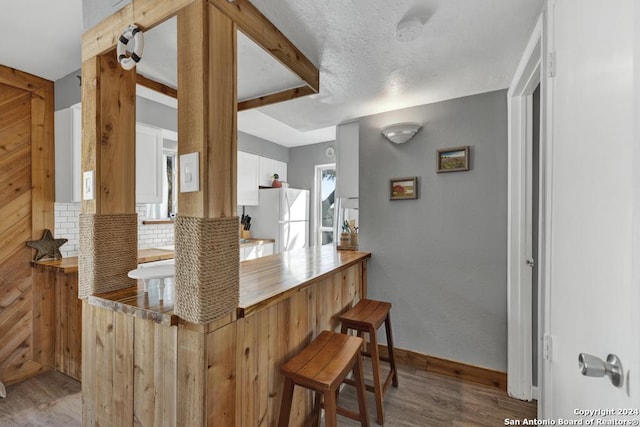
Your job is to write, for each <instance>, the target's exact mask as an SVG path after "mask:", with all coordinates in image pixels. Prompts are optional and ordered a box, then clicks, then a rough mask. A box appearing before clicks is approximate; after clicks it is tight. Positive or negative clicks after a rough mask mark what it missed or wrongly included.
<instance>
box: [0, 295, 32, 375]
mask: <svg viewBox="0 0 640 427" xmlns="http://www.w3.org/2000/svg"><path fill="white" fill-rule="evenodd" d="M27 298H28V302H31V295H30V293H29V295H28V296H27ZM12 326H13V328H12V331H11V333H10V334H7V335H6V336H3V337H2V347H0V369H3V368H10V367H11V366H10V365H6V364H5V361H6V359H7V358H8V357H9V356H10V355H11V354H12V353H13V351H14V350H15V349H16V348H18V347H21V348H26V349H28V350H29V352H30V353H31V354H32V351H33V350H32V346H31V328H32V322H31V313H26V314H24V316H23V317H21V318H20V319H19V320H18V321H17V322H16V323H14V324H13V325H12ZM31 354H30V355H29V356H30V357H29V358H31ZM17 368H20V367H19V366H18V367H17ZM0 381H2V379H1V378H0Z"/></svg>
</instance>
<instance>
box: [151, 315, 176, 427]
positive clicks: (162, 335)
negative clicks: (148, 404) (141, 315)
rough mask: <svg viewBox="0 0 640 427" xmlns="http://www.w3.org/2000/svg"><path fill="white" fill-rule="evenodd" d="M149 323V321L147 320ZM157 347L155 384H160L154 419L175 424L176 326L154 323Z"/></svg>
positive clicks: (165, 424)
mask: <svg viewBox="0 0 640 427" xmlns="http://www.w3.org/2000/svg"><path fill="white" fill-rule="evenodd" d="M149 323H151V322H149ZM155 328H156V334H157V336H158V339H157V340H156V343H157V347H156V351H155V354H157V355H158V356H159V362H158V369H156V372H155V375H156V384H159V385H160V390H161V394H160V399H159V402H158V403H157V404H156V407H155V410H156V419H158V420H160V423H159V425H162V426H167V427H168V426H176V425H178V423H177V420H176V411H177V409H176V407H177V405H179V403H178V395H177V394H176V392H177V387H176V384H177V383H176V379H177V375H178V351H177V342H178V328H176V327H171V326H164V325H155Z"/></svg>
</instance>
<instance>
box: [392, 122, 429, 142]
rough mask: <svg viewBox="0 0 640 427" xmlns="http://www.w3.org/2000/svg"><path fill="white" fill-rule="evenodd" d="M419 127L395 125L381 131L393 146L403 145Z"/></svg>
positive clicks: (406, 124)
mask: <svg viewBox="0 0 640 427" xmlns="http://www.w3.org/2000/svg"><path fill="white" fill-rule="evenodd" d="M421 127H422V126H420V125H419V124H417V123H397V124H395V125H391V126H387V127H386V128H384V129H382V134H383V135H384V136H385V138H387V139H388V140H389V141H391V142H393V143H394V144H404V143H405V142H407V141H409V140H410V139H411V138H413V136H414V135H415V134H416V133H418V131H419V130H420V128H421Z"/></svg>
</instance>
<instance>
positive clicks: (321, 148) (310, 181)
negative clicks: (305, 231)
mask: <svg viewBox="0 0 640 427" xmlns="http://www.w3.org/2000/svg"><path fill="white" fill-rule="evenodd" d="M328 147H334V148H335V141H329V142H321V143H319V144H311V145H303V146H300V147H292V148H290V149H289V159H290V162H289V164H288V167H287V180H288V181H289V185H290V186H291V187H292V188H302V189H305V190H309V191H310V197H309V220H310V221H309V244H310V245H315V236H314V234H313V230H314V229H315V223H314V220H313V212H315V209H316V206H315V200H314V199H313V186H314V180H315V166H316V165H325V164H327V163H335V161H336V158H335V156H334V157H332V158H328V157H327V156H326V155H325V151H326V149H327V148H328Z"/></svg>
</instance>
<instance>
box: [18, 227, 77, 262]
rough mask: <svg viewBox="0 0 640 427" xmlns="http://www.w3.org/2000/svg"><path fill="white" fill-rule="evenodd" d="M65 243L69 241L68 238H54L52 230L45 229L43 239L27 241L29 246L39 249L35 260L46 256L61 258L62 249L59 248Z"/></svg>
mask: <svg viewBox="0 0 640 427" xmlns="http://www.w3.org/2000/svg"><path fill="white" fill-rule="evenodd" d="M65 243H67V239H54V238H53V235H52V234H51V230H46V229H45V230H44V234H43V235H42V239H40V240H30V241H28V242H27V246H30V247H32V248H34V249H37V250H38V252H37V253H36V256H35V257H34V258H33V260H34V261H39V260H41V259H42V258H44V257H49V258H53V259H61V258H62V254H61V253H60V249H58V248H59V247H60V246H62V245H64V244H65Z"/></svg>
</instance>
